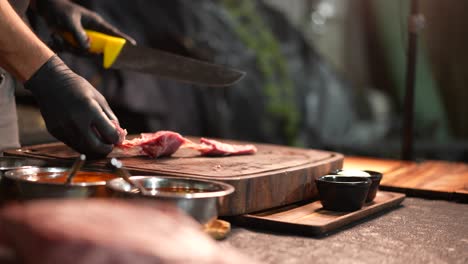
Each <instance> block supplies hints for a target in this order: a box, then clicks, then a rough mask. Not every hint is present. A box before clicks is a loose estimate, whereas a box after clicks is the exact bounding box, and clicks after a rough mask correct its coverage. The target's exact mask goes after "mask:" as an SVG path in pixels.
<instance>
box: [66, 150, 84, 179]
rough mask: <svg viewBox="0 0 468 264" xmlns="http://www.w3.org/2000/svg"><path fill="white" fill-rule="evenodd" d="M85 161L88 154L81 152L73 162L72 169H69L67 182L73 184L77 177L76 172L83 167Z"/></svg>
mask: <svg viewBox="0 0 468 264" xmlns="http://www.w3.org/2000/svg"><path fill="white" fill-rule="evenodd" d="M85 161H86V155H84V154H80V156H79V157H78V158H77V159H76V160H75V162H74V163H73V166H72V167H71V169H70V170H69V171H68V176H67V180H66V181H65V184H71V182H72V181H73V177H75V174H76V173H77V172H78V171H79V170H80V169H81V167H83V165H84V163H85Z"/></svg>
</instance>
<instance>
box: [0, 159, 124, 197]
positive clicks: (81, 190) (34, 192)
mask: <svg viewBox="0 0 468 264" xmlns="http://www.w3.org/2000/svg"><path fill="white" fill-rule="evenodd" d="M68 170H69V168H65V167H46V168H23V169H16V170H10V171H7V172H6V173H5V175H4V180H5V181H10V182H12V183H13V184H14V185H15V186H16V193H17V196H18V197H17V198H18V199H26V200H29V199H40V198H87V197H107V196H108V190H107V188H106V182H105V181H96V182H80V183H71V184H69V185H66V184H64V183H61V182H56V183H52V182H38V174H39V173H44V174H47V177H49V178H54V177H63V173H64V172H66V171H68ZM83 171H85V172H90V173H93V172H106V173H110V174H112V173H111V172H107V171H99V170H83ZM116 177H117V176H116ZM64 182H65V181H64Z"/></svg>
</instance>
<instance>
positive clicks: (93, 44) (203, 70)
mask: <svg viewBox="0 0 468 264" xmlns="http://www.w3.org/2000/svg"><path fill="white" fill-rule="evenodd" d="M86 33H87V35H88V37H89V40H90V49H89V51H90V52H91V53H96V54H103V67H104V68H106V69H107V68H113V69H121V70H131V71H138V72H143V73H149V74H154V75H157V76H159V77H161V78H166V79H171V80H176V81H180V82H185V83H191V84H198V85H203V86H210V87H225V86H230V85H233V84H235V83H236V82H238V81H239V80H241V79H242V78H243V77H244V75H245V72H242V71H239V70H236V69H232V68H228V67H225V66H222V65H218V64H214V63H209V62H204V61H200V60H195V59H192V58H188V57H184V56H180V55H176V54H173V53H169V52H165V51H161V50H157V49H152V48H148V47H141V46H135V45H132V44H131V43H127V41H126V40H125V39H123V38H119V37H114V36H110V35H106V34H103V33H100V32H96V31H92V30H86Z"/></svg>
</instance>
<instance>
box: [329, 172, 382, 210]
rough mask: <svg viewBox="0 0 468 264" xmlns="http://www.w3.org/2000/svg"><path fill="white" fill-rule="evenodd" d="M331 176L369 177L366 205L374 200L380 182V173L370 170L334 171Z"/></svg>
mask: <svg viewBox="0 0 468 264" xmlns="http://www.w3.org/2000/svg"><path fill="white" fill-rule="evenodd" d="M331 174H333V175H340V176H357V177H370V179H371V180H372V184H371V186H370V188H369V193H368V194H367V198H366V203H368V202H372V201H373V200H374V199H375V196H376V195H377V190H378V189H379V185H380V180H382V173H381V172H378V171H371V170H336V171H334V172H332V173H331Z"/></svg>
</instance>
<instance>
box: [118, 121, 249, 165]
mask: <svg viewBox="0 0 468 264" xmlns="http://www.w3.org/2000/svg"><path fill="white" fill-rule="evenodd" d="M112 122H113V123H114V125H115V127H116V129H117V131H118V133H119V143H118V144H116V145H115V147H114V150H113V151H112V153H111V154H110V156H113V157H122V156H123V157H132V156H143V155H147V156H150V157H152V158H157V157H161V156H170V155H172V154H174V152H176V151H177V150H178V149H179V148H180V147H181V146H183V147H186V148H191V149H195V150H198V151H200V153H201V154H202V155H205V156H228V155H246V154H254V153H256V152H257V148H256V147H255V146H254V145H250V144H249V145H234V144H227V143H223V142H219V141H216V140H213V139H207V138H201V139H200V144H197V143H194V142H192V141H190V140H189V139H186V138H184V137H182V136H181V135H180V134H179V133H176V132H172V131H158V132H155V133H142V134H140V137H139V138H135V139H132V140H126V139H125V137H126V136H127V130H125V129H122V128H121V127H120V126H119V124H118V123H117V122H116V121H113V120H112Z"/></svg>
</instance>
